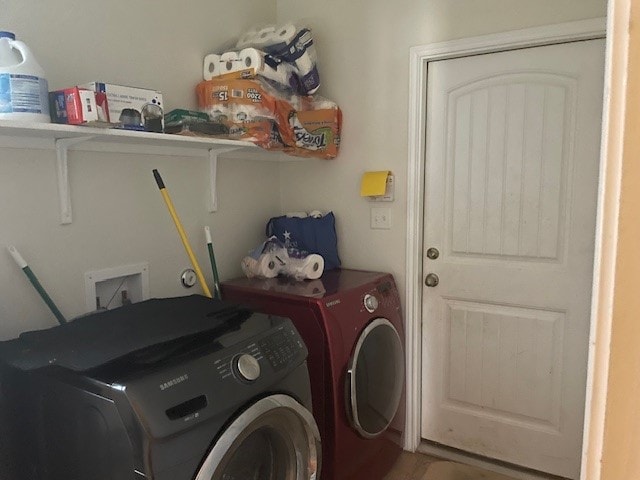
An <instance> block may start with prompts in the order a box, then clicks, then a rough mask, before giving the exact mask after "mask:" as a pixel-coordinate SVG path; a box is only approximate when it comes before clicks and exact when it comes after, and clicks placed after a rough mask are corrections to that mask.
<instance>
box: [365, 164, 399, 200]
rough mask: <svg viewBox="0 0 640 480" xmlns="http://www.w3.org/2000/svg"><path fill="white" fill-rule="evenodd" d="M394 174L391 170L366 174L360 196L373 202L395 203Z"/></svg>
mask: <svg viewBox="0 0 640 480" xmlns="http://www.w3.org/2000/svg"><path fill="white" fill-rule="evenodd" d="M393 183H394V182H393V173H391V170H381V171H378V172H364V173H363V174H362V182H361V184H360V196H361V197H367V199H368V200H370V201H372V202H393V191H394V188H393V187H394V185H393Z"/></svg>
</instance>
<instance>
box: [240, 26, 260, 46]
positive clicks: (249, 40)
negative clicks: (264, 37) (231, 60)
mask: <svg viewBox="0 0 640 480" xmlns="http://www.w3.org/2000/svg"><path fill="white" fill-rule="evenodd" d="M257 35H258V30H249V31H248V32H247V33H245V34H244V35H242V37H240V40H238V43H236V48H246V47H250V46H252V45H254V43H255V39H256V37H257Z"/></svg>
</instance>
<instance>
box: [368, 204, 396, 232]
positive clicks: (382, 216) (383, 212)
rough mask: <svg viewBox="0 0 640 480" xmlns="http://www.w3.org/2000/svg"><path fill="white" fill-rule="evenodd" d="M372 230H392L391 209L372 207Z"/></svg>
mask: <svg viewBox="0 0 640 480" xmlns="http://www.w3.org/2000/svg"><path fill="white" fill-rule="evenodd" d="M371 228H372V229H378V230H389V229H391V209H389V208H385V207H371Z"/></svg>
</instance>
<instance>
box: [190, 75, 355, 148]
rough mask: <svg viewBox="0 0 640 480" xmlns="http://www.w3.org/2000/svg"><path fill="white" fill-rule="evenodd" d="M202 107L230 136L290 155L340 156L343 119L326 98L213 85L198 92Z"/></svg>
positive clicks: (256, 84)
mask: <svg viewBox="0 0 640 480" xmlns="http://www.w3.org/2000/svg"><path fill="white" fill-rule="evenodd" d="M196 93H197V96H198V107H199V109H200V110H201V111H203V112H205V113H207V114H208V115H209V117H210V118H211V120H212V121H215V122H220V123H222V124H224V125H227V126H228V128H229V136H230V138H232V139H236V140H247V141H251V142H253V143H255V144H257V145H259V146H261V147H263V148H266V149H268V150H283V151H285V152H286V153H289V154H290V155H296V156H306V157H316V158H324V159H331V158H335V157H336V156H337V154H338V150H339V147H340V129H341V127H342V113H341V111H340V109H339V108H338V106H337V105H336V104H335V103H334V102H331V101H329V100H326V99H323V98H321V97H318V96H315V97H310V96H309V97H301V96H299V95H295V94H290V95H287V94H285V93H283V92H282V91H278V90H275V89H274V88H272V87H271V86H270V85H269V84H267V83H265V82H264V81H262V80H261V79H260V78H256V79H235V78H231V79H227V78H221V79H212V80H207V81H204V82H200V83H199V84H198V86H197V87H196Z"/></svg>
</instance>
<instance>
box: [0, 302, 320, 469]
mask: <svg viewBox="0 0 640 480" xmlns="http://www.w3.org/2000/svg"><path fill="white" fill-rule="evenodd" d="M306 356H307V349H306V347H305V345H304V343H303V342H302V340H301V338H300V336H299V335H298V332H297V331H296V329H295V328H294V327H293V325H292V323H291V322H290V321H289V320H288V319H285V318H281V317H276V316H267V315H263V314H256V313H253V312H251V311H249V310H246V309H241V308H238V307H235V306H232V305H229V304H225V303H223V302H217V301H214V300H211V299H208V298H205V297H201V296H197V295H194V296H189V297H180V298H174V299H162V300H149V301H146V302H141V303H138V304H134V305H130V306H127V307H123V308H120V309H117V310H112V311H108V312H104V313H100V314H95V315H90V316H88V317H84V318H81V319H78V320H75V321H74V322H70V323H69V324H67V325H63V326H60V327H55V328H52V329H49V330H44V331H39V332H29V333H27V334H23V335H22V336H21V337H19V338H18V339H15V340H11V341H8V342H2V343H0V382H1V387H2V393H3V404H4V407H3V408H5V409H6V411H5V412H4V413H5V414H6V418H8V419H9V423H10V426H11V427H12V428H11V431H10V433H9V435H10V438H11V442H10V443H11V444H12V446H13V451H12V453H11V454H10V455H9V457H10V458H11V459H12V462H11V463H12V464H13V465H14V469H15V472H13V473H12V476H11V477H10V478H17V479H25V480H26V479H29V480H87V479H91V480H125V479H137V480H142V479H154V480H214V479H215V480H218V479H219V480H241V479H242V480H258V479H260V480H271V479H273V480H285V479H286V480H302V479H305V480H309V479H313V478H315V477H316V476H318V477H319V473H318V470H319V468H320V465H319V458H320V448H321V447H320V439H319V434H318V429H317V426H316V424H315V422H314V420H313V417H312V415H311V413H310V409H311V394H310V386H309V377H308V373H307V368H306V362H305V359H306ZM0 477H1V475H0Z"/></svg>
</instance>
